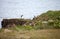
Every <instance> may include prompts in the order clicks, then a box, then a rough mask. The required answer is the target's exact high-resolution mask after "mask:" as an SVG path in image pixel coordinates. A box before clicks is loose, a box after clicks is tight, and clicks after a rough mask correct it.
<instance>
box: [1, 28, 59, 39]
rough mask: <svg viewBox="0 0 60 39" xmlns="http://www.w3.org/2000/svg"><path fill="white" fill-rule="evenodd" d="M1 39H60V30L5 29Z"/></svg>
mask: <svg viewBox="0 0 60 39" xmlns="http://www.w3.org/2000/svg"><path fill="white" fill-rule="evenodd" d="M0 39H60V29H48V30H47V29H46V30H44V29H43V30H30V31H28V30H20V31H18V32H17V31H13V30H8V29H5V30H3V31H1V32H0Z"/></svg>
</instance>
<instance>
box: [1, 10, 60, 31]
mask: <svg viewBox="0 0 60 39" xmlns="http://www.w3.org/2000/svg"><path fill="white" fill-rule="evenodd" d="M22 16H23V15H21V19H5V20H4V21H2V24H3V27H9V26H10V27H12V26H13V27H14V26H16V27H15V28H14V29H15V30H19V29H23V30H32V29H36V30H37V29H60V11H52V10H50V11H47V12H45V13H43V14H41V15H39V16H37V17H34V18H33V19H32V20H30V19H22ZM9 24H10V25H9Z"/></svg>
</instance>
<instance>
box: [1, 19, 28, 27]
mask: <svg viewBox="0 0 60 39" xmlns="http://www.w3.org/2000/svg"><path fill="white" fill-rule="evenodd" d="M1 23H2V28H7V27H14V26H15V25H24V24H26V23H27V21H25V20H18V19H3V21H2V22H1Z"/></svg>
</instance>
